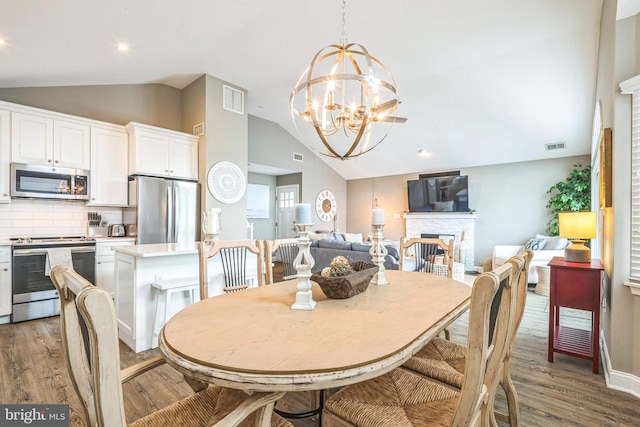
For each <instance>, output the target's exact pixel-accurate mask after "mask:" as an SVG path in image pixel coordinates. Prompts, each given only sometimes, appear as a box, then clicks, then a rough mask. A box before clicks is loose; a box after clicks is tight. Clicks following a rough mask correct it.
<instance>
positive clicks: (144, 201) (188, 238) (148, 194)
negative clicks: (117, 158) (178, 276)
mask: <svg viewBox="0 0 640 427" xmlns="http://www.w3.org/2000/svg"><path fill="white" fill-rule="evenodd" d="M198 187H199V184H198V183H197V182H192V181H180V180H174V179H166V178H153V177H147V176H136V177H132V179H131V181H129V207H128V208H126V209H125V210H124V212H123V219H124V222H125V224H136V228H137V233H138V234H137V244H138V245H144V244H148V243H188V242H195V241H197V240H198V236H199V232H200V225H199V224H200V203H199V197H198V195H199V191H198V190H199V189H198Z"/></svg>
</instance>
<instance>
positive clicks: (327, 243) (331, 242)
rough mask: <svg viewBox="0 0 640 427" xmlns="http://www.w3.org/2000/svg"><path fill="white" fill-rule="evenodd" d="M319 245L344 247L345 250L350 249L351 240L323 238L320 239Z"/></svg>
mask: <svg viewBox="0 0 640 427" xmlns="http://www.w3.org/2000/svg"><path fill="white" fill-rule="evenodd" d="M318 247H319V248H326V249H342V250H345V251H350V250H351V242H340V241H337V240H331V239H322V240H318Z"/></svg>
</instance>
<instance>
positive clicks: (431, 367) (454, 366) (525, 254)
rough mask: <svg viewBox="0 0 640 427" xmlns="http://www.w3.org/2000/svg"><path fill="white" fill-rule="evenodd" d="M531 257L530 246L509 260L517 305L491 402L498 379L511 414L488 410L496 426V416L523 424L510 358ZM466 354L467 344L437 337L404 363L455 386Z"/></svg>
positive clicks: (406, 366) (461, 373)
mask: <svg viewBox="0 0 640 427" xmlns="http://www.w3.org/2000/svg"><path fill="white" fill-rule="evenodd" d="M532 257H533V252H532V251H531V250H525V251H522V252H521V253H520V254H518V255H517V256H515V257H512V258H510V259H509V260H508V261H507V263H509V264H511V265H512V268H513V271H512V276H513V277H512V281H513V284H512V289H511V292H512V295H513V297H514V298H515V305H514V308H513V310H514V313H513V314H512V315H511V316H510V319H511V324H510V325H509V332H508V341H507V349H506V352H505V355H504V360H503V361H502V362H501V367H500V369H501V373H500V374H499V375H497V377H498V378H497V380H496V378H493V383H495V384H494V385H493V390H492V395H491V401H490V404H489V405H490V406H493V399H494V398H495V388H497V383H499V384H500V385H501V386H502V388H503V389H504V392H505V395H506V397H507V406H508V410H509V414H508V415H507V414H502V413H500V412H489V417H490V419H491V421H490V423H491V425H494V426H495V425H497V423H496V418H499V419H500V420H501V421H506V422H509V423H510V425H511V426H519V425H520V411H519V401H518V395H517V393H516V390H515V387H514V385H513V381H512V379H511V364H510V358H511V351H512V348H513V341H514V339H515V335H516V332H517V331H518V327H519V325H520V321H521V320H522V316H523V313H524V307H525V304H526V296H527V289H528V286H527V280H528V271H529V264H530V263H531V258H532ZM507 263H505V264H507ZM521 266H522V267H521ZM466 354H467V353H466V347H465V346H464V345H461V344H456V343H453V342H451V341H447V340H443V339H441V338H437V337H436V338H434V339H433V340H431V341H430V342H429V343H428V344H427V345H425V346H424V347H423V348H422V349H421V350H420V351H418V352H417V353H416V354H415V355H414V356H413V357H412V358H411V359H409V360H408V361H407V362H406V363H405V364H404V365H403V367H405V368H407V369H411V370H413V371H415V372H418V373H420V374H422V375H425V376H427V377H430V378H434V379H436V380H438V381H441V382H443V383H445V384H449V385H451V386H453V387H456V388H461V387H462V383H463V381H464V372H465V371H464V369H465V363H466Z"/></svg>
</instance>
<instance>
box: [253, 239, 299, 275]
mask: <svg viewBox="0 0 640 427" xmlns="http://www.w3.org/2000/svg"><path fill="white" fill-rule="evenodd" d="M262 247H263V248H264V252H265V270H266V283H267V284H271V283H274V278H273V264H274V262H275V261H278V262H280V263H281V264H282V280H283V281H284V280H289V279H293V278H294V277H296V274H297V273H298V272H297V271H296V269H295V268H294V267H293V260H294V259H296V255H298V250H299V248H298V239H295V238H291V239H276V240H264V241H263V245H262ZM274 255H275V259H274Z"/></svg>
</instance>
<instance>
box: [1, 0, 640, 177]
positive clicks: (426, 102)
mask: <svg viewBox="0 0 640 427" xmlns="http://www.w3.org/2000/svg"><path fill="white" fill-rule="evenodd" d="M602 1H603V0H524V1H513V0H485V1H482V2H478V1H476V0H458V1H436V0H398V1H394V2H389V1H383V0H348V1H347V4H346V36H347V39H348V41H349V42H357V43H361V44H363V45H365V46H366V47H367V49H368V50H369V51H370V53H371V54H372V55H373V56H375V57H377V58H378V59H380V60H381V61H382V62H383V63H384V64H385V65H386V66H387V67H388V68H389V69H390V70H391V72H392V73H393V74H394V76H395V79H396V81H397V85H398V91H399V96H400V99H401V101H402V104H401V106H400V108H399V109H398V111H397V115H399V116H403V117H407V118H408V121H407V122H406V123H404V124H396V125H394V126H393V128H392V129H391V130H390V133H389V135H388V137H387V138H386V140H385V141H384V142H383V143H382V144H381V145H380V146H378V147H377V148H375V149H374V150H372V151H371V152H369V153H367V154H365V155H363V156H361V157H359V158H357V159H353V160H347V161H340V160H335V159H332V158H324V159H325V161H326V162H327V163H328V164H329V165H330V166H331V167H333V168H334V169H335V170H336V171H337V172H338V173H340V174H341V175H342V176H343V177H345V178H346V179H355V178H363V177H371V176H384V175H393V174H399V173H410V172H422V171H429V170H445V169H455V168H462V167H471V166H479V165H487V164H497V163H505V162H516V161H527V160H535V159H545V158H552V157H563V156H572V155H581V154H588V153H589V147H590V138H591V122H592V115H593V109H594V104H595V101H596V100H595V98H594V88H595V79H596V62H597V55H598V37H599V25H600V13H601V9H602ZM607 1H608V0H607ZM637 3H638V0H627V1H620V2H619V6H620V8H622V7H628V8H629V11H628V12H625V13H627V14H628V15H631V14H635V13H637V12H638V9H637ZM629 5H630V6H629ZM341 33H342V2H341V1H340V0H323V1H317V0H316V1H312V0H270V1H259V0H227V1H218V0H209V1H204V0H181V1H179V2H178V1H168V0H167V1H131V0H110V1H102V2H95V1H94V2H80V1H77V0H56V1H41V0H40V1H38V0H3V2H2V5H1V13H0V38H3V39H4V40H5V41H6V42H5V44H4V45H0V64H2V66H0V87H33V86H66V85H102V84H139V83H164V84H167V85H170V86H174V87H177V88H182V87H184V86H186V85H187V84H189V83H190V82H191V81H193V80H194V79H195V78H197V77H198V76H200V75H202V74H205V73H206V74H210V75H212V76H215V77H218V78H220V79H222V80H225V81H228V82H231V83H233V84H235V85H238V86H240V87H242V88H244V89H246V90H247V91H248V104H247V111H248V112H249V114H253V115H255V116H258V117H262V118H265V119H268V120H271V121H274V122H276V123H279V124H280V125H282V126H283V127H284V128H286V129H287V130H288V131H290V132H291V133H292V135H294V136H296V137H299V134H298V133H297V131H296V129H295V127H294V126H293V122H292V118H291V114H290V112H289V106H288V101H289V94H290V92H291V90H292V89H293V86H294V85H295V83H296V81H297V79H298V77H299V76H300V74H301V73H302V71H303V70H304V69H305V68H306V67H307V65H308V64H309V62H310V60H311V58H312V57H313V55H315V53H316V52H317V51H318V50H320V49H321V48H322V47H324V46H327V45H329V44H333V43H338V42H339V41H340V36H341ZM118 43H126V44H128V45H129V46H130V50H129V51H128V52H120V51H118V50H117V49H116V46H117V44H118ZM303 142H305V143H308V144H315V140H313V141H303ZM557 142H565V143H566V144H565V145H566V148H565V149H564V150H555V151H547V150H545V144H548V143H557ZM316 147H317V146H316ZM419 150H424V151H425V152H426V153H427V155H419V154H418V151H419Z"/></svg>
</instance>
